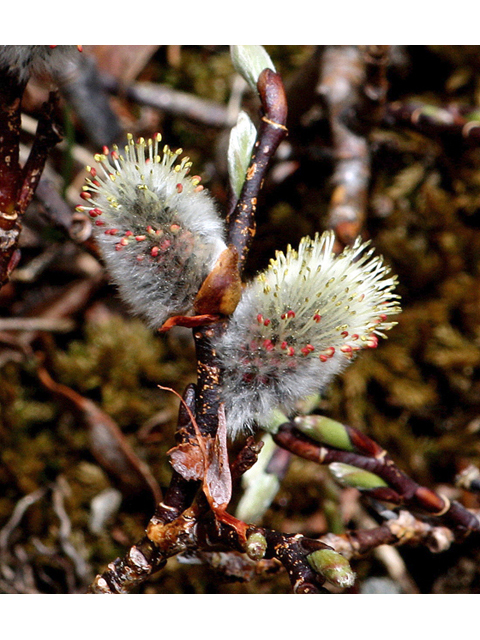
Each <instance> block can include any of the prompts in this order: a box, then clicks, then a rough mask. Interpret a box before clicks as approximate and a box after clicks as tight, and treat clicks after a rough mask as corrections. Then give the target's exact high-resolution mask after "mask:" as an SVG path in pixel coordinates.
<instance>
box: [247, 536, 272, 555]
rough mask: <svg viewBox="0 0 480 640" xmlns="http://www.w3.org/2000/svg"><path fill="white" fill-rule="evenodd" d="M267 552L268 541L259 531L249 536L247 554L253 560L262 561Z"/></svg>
mask: <svg viewBox="0 0 480 640" xmlns="http://www.w3.org/2000/svg"><path fill="white" fill-rule="evenodd" d="M266 550H267V541H266V539H265V536H263V535H262V534H261V533H260V532H259V531H256V532H255V533H252V535H250V536H248V538H247V544H246V546H245V552H246V554H247V556H248V557H249V558H251V559H252V560H261V559H262V558H263V556H264V555H265V552H266Z"/></svg>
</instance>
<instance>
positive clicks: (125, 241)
mask: <svg viewBox="0 0 480 640" xmlns="http://www.w3.org/2000/svg"><path fill="white" fill-rule="evenodd" d="M120 244H121V245H122V247H126V246H127V244H128V240H127V239H126V238H122V239H121V240H120Z"/></svg>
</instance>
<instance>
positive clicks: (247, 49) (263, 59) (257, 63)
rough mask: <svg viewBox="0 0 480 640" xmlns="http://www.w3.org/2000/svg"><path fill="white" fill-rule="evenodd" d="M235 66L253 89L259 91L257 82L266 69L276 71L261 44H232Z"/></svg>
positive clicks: (231, 49) (231, 53) (232, 56)
mask: <svg viewBox="0 0 480 640" xmlns="http://www.w3.org/2000/svg"><path fill="white" fill-rule="evenodd" d="M230 56H231V58H232V62H233V66H234V67H235V69H236V70H237V71H238V73H239V74H240V75H241V76H242V77H243V78H245V80H246V81H247V82H248V84H249V85H250V87H251V88H252V89H253V91H255V92H256V91H257V82H258V78H259V76H260V74H261V73H262V71H263V70H264V69H271V70H272V71H275V67H274V65H273V62H272V61H271V60H270V56H269V55H268V53H267V52H266V51H265V49H264V48H263V47H262V46H261V45H259V44H236V45H231V46H230Z"/></svg>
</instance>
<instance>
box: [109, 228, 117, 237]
mask: <svg viewBox="0 0 480 640" xmlns="http://www.w3.org/2000/svg"><path fill="white" fill-rule="evenodd" d="M117 233H118V229H110V235H111V236H115V235H117Z"/></svg>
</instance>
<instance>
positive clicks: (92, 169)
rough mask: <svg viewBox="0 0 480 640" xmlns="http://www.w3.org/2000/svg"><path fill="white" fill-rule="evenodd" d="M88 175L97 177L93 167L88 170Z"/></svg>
mask: <svg viewBox="0 0 480 640" xmlns="http://www.w3.org/2000/svg"><path fill="white" fill-rule="evenodd" d="M90 175H91V176H92V177H93V178H95V176H96V175H97V170H96V169H95V167H91V168H90Z"/></svg>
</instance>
